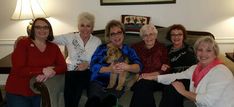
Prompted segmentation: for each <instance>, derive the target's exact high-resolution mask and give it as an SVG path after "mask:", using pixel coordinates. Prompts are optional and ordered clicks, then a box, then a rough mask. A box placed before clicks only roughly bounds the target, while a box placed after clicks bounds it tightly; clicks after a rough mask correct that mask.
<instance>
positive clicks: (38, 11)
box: [11, 0, 49, 20]
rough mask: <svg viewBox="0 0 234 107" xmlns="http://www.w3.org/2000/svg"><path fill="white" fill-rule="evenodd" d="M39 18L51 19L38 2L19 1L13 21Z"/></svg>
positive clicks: (32, 0) (31, 0)
mask: <svg viewBox="0 0 234 107" xmlns="http://www.w3.org/2000/svg"><path fill="white" fill-rule="evenodd" d="M37 17H44V18H46V17H49V16H47V15H46V13H45V11H44V10H43V9H42V8H41V6H40V4H39V2H38V1H37V0H17V4H16V8H15V11H14V13H13V15H12V17H11V19H12V20H26V19H35V18H37Z"/></svg>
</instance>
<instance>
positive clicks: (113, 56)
mask: <svg viewBox="0 0 234 107" xmlns="http://www.w3.org/2000/svg"><path fill="white" fill-rule="evenodd" d="M121 56H122V53H121V50H120V49H119V48H117V47H115V46H109V47H108V50H107V56H106V62H107V63H112V62H116V61H118V59H119V58H120V57H121Z"/></svg>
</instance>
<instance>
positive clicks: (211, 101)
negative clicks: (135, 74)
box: [158, 64, 234, 107]
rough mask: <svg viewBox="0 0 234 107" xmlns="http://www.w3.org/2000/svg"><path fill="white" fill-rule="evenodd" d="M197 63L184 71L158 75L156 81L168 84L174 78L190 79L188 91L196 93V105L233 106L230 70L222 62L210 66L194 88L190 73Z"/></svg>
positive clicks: (233, 81) (207, 106)
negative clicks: (212, 66)
mask: <svg viewBox="0 0 234 107" xmlns="http://www.w3.org/2000/svg"><path fill="white" fill-rule="evenodd" d="M196 66H197V65H193V66H191V67H190V68H188V69H187V70H185V71H184V72H181V73H174V74H166V75H159V76H158V82H160V83H163V84H170V83H171V82H173V81H175V80H176V79H190V91H192V92H195V93H197V97H196V105H197V107H234V103H233V102H234V79H233V74H232V72H231V71H230V70H229V69H228V68H227V67H226V66H224V65H223V64H219V65H217V66H215V67H214V68H212V69H211V70H210V71H209V72H208V73H207V74H206V75H205V76H204V77H203V79H202V80H201V81H200V82H199V84H198V86H197V88H196V89H195V87H194V85H193V81H192V75H193V72H194V70H195V68H196Z"/></svg>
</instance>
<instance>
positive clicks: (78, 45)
mask: <svg viewBox="0 0 234 107" xmlns="http://www.w3.org/2000/svg"><path fill="white" fill-rule="evenodd" d="M53 42H55V43H56V44H59V45H64V46H66V48H67V51H68V57H67V58H66V63H67V69H68V71H72V70H74V69H75V68H76V66H77V64H79V63H81V62H83V61H87V62H88V63H90V60H91V57H92V55H93V53H94V52H95V50H96V48H97V47H98V46H99V45H100V44H101V40H100V39H99V38H98V37H96V36H93V35H90V38H89V40H88V41H87V43H86V45H84V42H83V40H82V39H81V37H80V33H68V34H62V35H59V36H55V39H54V41H53Z"/></svg>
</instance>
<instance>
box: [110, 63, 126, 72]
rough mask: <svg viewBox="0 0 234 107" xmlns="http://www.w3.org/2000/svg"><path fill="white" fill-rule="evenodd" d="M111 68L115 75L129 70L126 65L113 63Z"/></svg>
mask: <svg viewBox="0 0 234 107" xmlns="http://www.w3.org/2000/svg"><path fill="white" fill-rule="evenodd" d="M112 66H113V67H112V68H113V72H115V73H121V72H125V71H128V70H129V68H130V65H128V64H127V63H124V62H121V63H115V64H112Z"/></svg>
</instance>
